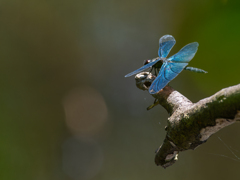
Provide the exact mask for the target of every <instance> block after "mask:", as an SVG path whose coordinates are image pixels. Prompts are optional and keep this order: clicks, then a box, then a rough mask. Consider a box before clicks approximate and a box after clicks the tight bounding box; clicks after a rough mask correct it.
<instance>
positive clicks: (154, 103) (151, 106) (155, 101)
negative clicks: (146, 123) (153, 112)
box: [147, 99, 159, 110]
mask: <svg viewBox="0 0 240 180" xmlns="http://www.w3.org/2000/svg"><path fill="white" fill-rule="evenodd" d="M158 104H159V101H158V99H155V100H154V102H153V104H152V105H150V106H148V107H147V110H150V109H152V108H154V107H155V106H156V105H158Z"/></svg>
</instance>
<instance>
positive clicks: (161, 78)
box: [149, 62, 188, 94]
mask: <svg viewBox="0 0 240 180" xmlns="http://www.w3.org/2000/svg"><path fill="white" fill-rule="evenodd" d="M187 65H188V63H169V62H165V63H164V64H163V65H162V67H161V69H160V71H159V74H158V76H157V78H156V79H155V80H154V81H153V83H152V84H151V86H150V88H149V93H150V94H155V93H157V92H158V91H160V90H161V89H162V88H164V87H165V86H166V85H167V84H168V83H169V82H170V81H171V80H173V79H174V78H175V77H176V76H177V75H178V74H179V73H180V72H181V71H182V70H183V69H184V68H185V67H186V66H187Z"/></svg>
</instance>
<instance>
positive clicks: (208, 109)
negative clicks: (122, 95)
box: [135, 72, 240, 168]
mask: <svg viewBox="0 0 240 180" xmlns="http://www.w3.org/2000/svg"><path fill="white" fill-rule="evenodd" d="M154 79H155V76H154V75H152V74H151V73H149V72H142V73H139V74H137V75H136V76H135V80H136V85H137V87H138V88H139V89H142V90H148V88H149V86H150V85H151V83H152V82H153V81H154ZM152 96H153V97H154V98H155V99H157V100H158V101H159V104H160V105H161V106H163V107H164V108H165V109H166V110H167V112H168V113H169V115H170V117H169V118H168V120H167V121H168V125H167V127H166V128H165V130H166V131H167V134H166V137H165V139H164V141H163V144H162V145H161V146H160V147H159V148H158V150H157V151H156V155H155V163H156V165H160V166H162V167H164V168H167V167H169V166H171V165H172V164H174V163H175V162H176V161H177V159H178V154H179V152H180V151H185V150H188V149H195V148H196V147H197V146H199V145H201V144H202V143H205V142H206V141H207V140H208V138H209V137H210V136H211V135H212V134H214V133H216V132H217V131H219V130H220V129H222V128H224V127H226V126H229V125H231V124H233V123H234V122H236V121H240V84H238V85H235V86H232V87H228V88H225V89H222V90H220V91H218V92H217V93H215V94H214V95H212V96H210V97H208V98H205V99H202V100H200V101H199V102H197V103H192V102H191V101H190V100H189V99H188V98H186V97H185V96H183V95H182V94H181V93H179V92H178V91H176V90H174V89H173V88H172V87H171V86H169V85H167V86H166V87H164V88H163V89H162V90H160V91H159V92H158V93H156V94H153V95H152Z"/></svg>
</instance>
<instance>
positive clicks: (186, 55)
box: [168, 42, 198, 63]
mask: <svg viewBox="0 0 240 180" xmlns="http://www.w3.org/2000/svg"><path fill="white" fill-rule="evenodd" d="M197 50H198V43H197V42H193V43H190V44H187V45H186V46H184V47H183V48H182V49H181V50H180V51H179V52H178V53H177V54H174V55H173V56H171V57H170V58H168V60H170V61H172V62H184V63H187V62H189V61H191V60H192V58H193V57H194V56H195V54H196V52H197Z"/></svg>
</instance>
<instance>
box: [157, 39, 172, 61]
mask: <svg viewBox="0 0 240 180" xmlns="http://www.w3.org/2000/svg"><path fill="white" fill-rule="evenodd" d="M175 43H176V40H175V39H174V37H173V36H171V35H165V36H163V37H161V38H160V39H159V49H158V56H159V57H162V58H165V57H167V55H168V54H169V52H170V50H171V49H172V47H173V46H174V44H175Z"/></svg>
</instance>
